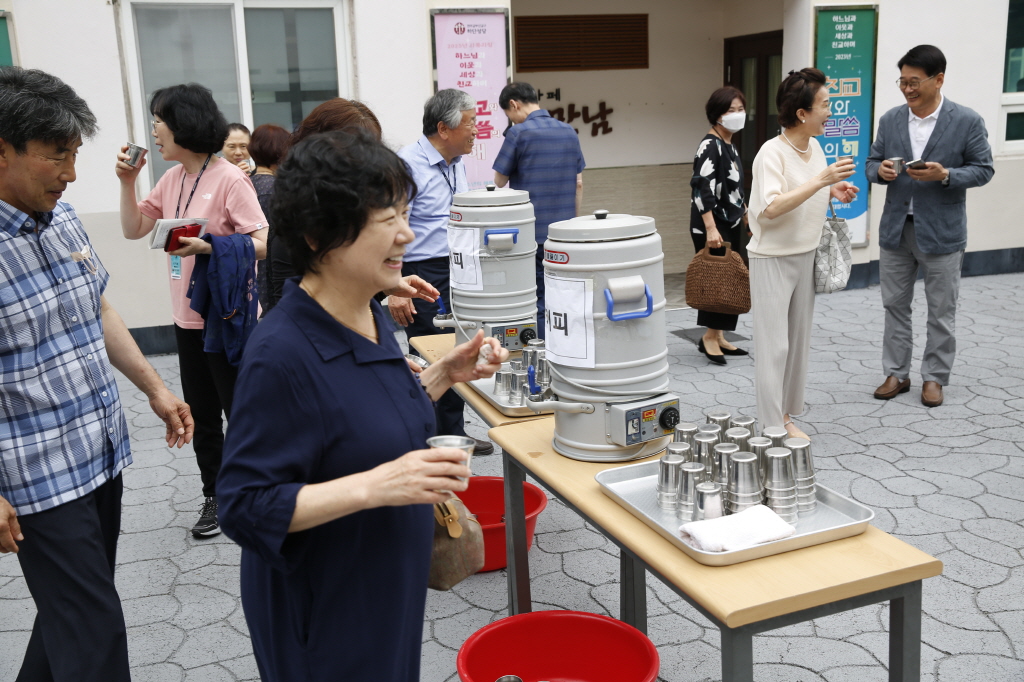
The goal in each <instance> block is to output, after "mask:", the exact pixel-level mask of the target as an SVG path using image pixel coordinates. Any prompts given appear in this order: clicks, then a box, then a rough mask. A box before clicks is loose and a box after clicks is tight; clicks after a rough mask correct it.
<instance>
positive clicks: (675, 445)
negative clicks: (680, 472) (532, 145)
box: [667, 442, 693, 462]
mask: <svg viewBox="0 0 1024 682" xmlns="http://www.w3.org/2000/svg"><path fill="white" fill-rule="evenodd" d="M667 449H668V452H669V454H672V455H679V456H680V457H682V458H683V461H684V462H689V461H691V460H692V459H693V448H691V447H690V444H689V443H683V442H672V443H669V444H668V448H667Z"/></svg>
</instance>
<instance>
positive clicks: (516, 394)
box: [508, 369, 530, 406]
mask: <svg viewBox="0 0 1024 682" xmlns="http://www.w3.org/2000/svg"><path fill="white" fill-rule="evenodd" d="M528 395H530V382H529V379H528V377H527V373H526V370H525V369H516V370H513V371H512V385H511V386H509V391H508V404H509V405H513V406H518V405H522V404H523V401H524V400H526V397H527V396H528Z"/></svg>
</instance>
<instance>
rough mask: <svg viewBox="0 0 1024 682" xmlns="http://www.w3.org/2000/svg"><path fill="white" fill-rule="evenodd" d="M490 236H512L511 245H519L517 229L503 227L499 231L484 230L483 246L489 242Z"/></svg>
mask: <svg viewBox="0 0 1024 682" xmlns="http://www.w3.org/2000/svg"><path fill="white" fill-rule="evenodd" d="M492 234H510V235H512V243H513V244H518V243H519V228H518V227H504V228H502V229H500V230H484V246H487V244H488V243H489V241H490V238H491V235H492Z"/></svg>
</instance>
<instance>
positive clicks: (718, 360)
mask: <svg viewBox="0 0 1024 682" xmlns="http://www.w3.org/2000/svg"><path fill="white" fill-rule="evenodd" d="M697 349H698V350H700V352H701V353H703V354H704V356H705V357H706V358H707V359H708V360H710V361H711V362H713V363H715V364H716V365H724V364H725V356H724V355H712V354H711V353H709V352H708V351H707V349H705V348H704V339H703V338H701V340H700V343H698V344H697Z"/></svg>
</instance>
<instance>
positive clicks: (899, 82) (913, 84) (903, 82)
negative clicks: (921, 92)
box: [896, 74, 939, 90]
mask: <svg viewBox="0 0 1024 682" xmlns="http://www.w3.org/2000/svg"><path fill="white" fill-rule="evenodd" d="M938 75H939V74H935V76H938ZM935 76H928V77H927V78H925V79H924V80H921V79H920V78H911V79H910V80H907V79H906V78H898V79H896V87H897V88H899V89H900V90H906V89H907V88H910V89H911V90H917V89H918V88H919V87H921V83H925V82H927V81H930V80H931V79H933V78H935Z"/></svg>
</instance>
